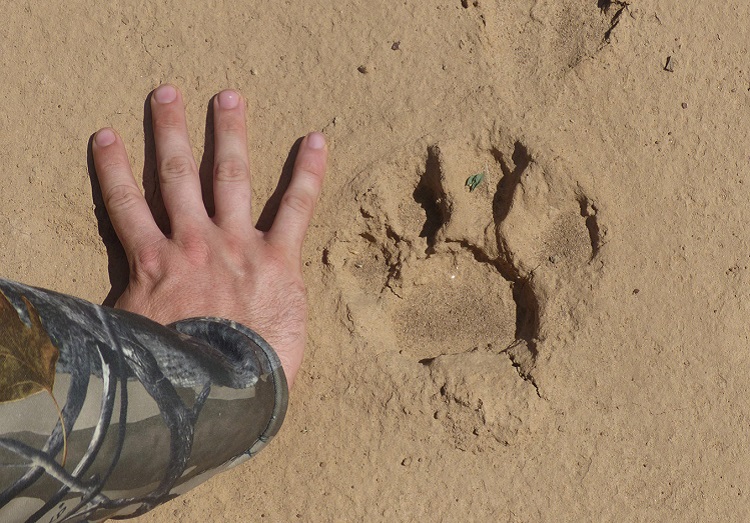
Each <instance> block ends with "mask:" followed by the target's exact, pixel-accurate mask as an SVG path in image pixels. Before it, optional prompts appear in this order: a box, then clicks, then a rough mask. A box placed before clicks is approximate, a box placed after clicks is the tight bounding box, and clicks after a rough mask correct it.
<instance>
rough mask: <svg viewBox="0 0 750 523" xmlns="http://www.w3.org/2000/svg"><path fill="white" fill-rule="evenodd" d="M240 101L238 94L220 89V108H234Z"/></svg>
mask: <svg viewBox="0 0 750 523" xmlns="http://www.w3.org/2000/svg"><path fill="white" fill-rule="evenodd" d="M239 103H240V95H239V94H237V93H235V92H234V91H222V92H220V93H219V107H221V108H222V109H234V108H235V107H237V105H239Z"/></svg>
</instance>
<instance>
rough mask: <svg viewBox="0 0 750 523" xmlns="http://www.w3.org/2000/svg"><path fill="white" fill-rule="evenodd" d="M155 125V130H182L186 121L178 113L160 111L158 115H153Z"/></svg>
mask: <svg viewBox="0 0 750 523" xmlns="http://www.w3.org/2000/svg"><path fill="white" fill-rule="evenodd" d="M152 118H153V124H154V127H155V128H158V129H165V130H172V129H182V128H183V127H184V119H183V117H182V116H180V114H179V112H177V111H169V110H167V111H160V112H159V114H158V115H153V116H152Z"/></svg>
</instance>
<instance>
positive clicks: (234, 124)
mask: <svg viewBox="0 0 750 523" xmlns="http://www.w3.org/2000/svg"><path fill="white" fill-rule="evenodd" d="M216 132H218V133H227V134H242V133H244V132H245V122H244V121H243V120H241V119H239V118H221V119H219V121H218V122H217V123H216Z"/></svg>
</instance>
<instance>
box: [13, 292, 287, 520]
mask: <svg viewBox="0 0 750 523" xmlns="http://www.w3.org/2000/svg"><path fill="white" fill-rule="evenodd" d="M0 291H1V292H0V521H3V522H8V523H13V522H16V521H43V522H44V523H52V522H62V521H68V522H78V521H101V520H104V519H106V518H109V517H113V516H115V517H117V518H127V517H130V516H136V515H140V514H143V513H144V512H146V511H148V510H150V509H151V508H153V507H155V506H156V505H159V504H160V503H163V502H164V501H167V500H169V499H172V498H173V497H175V496H177V495H179V494H182V493H184V492H186V491H187V490H189V489H191V488H192V487H194V486H196V485H198V484H199V483H201V482H203V481H205V480H206V479H208V478H209V477H211V476H212V475H214V474H216V473H217V472H220V471H222V470H226V469H228V468H230V467H232V466H234V465H237V464H238V463H240V462H242V461H245V460H246V459H248V458H249V457H251V456H252V455H253V454H255V453H256V452H258V451H259V450H260V449H261V448H262V447H263V446H265V444H266V443H267V442H268V440H269V439H270V438H271V437H273V436H274V435H275V434H276V433H277V432H278V430H279V427H280V425H281V423H282V421H283V418H284V413H285V412H286V404H287V394H288V392H287V385H286V379H285V377H284V372H283V370H282V368H281V364H280V362H279V359H278V357H277V355H276V354H275V352H274V351H273V350H272V349H271V347H270V346H269V345H268V344H267V343H266V342H265V341H264V340H263V339H262V338H261V337H260V336H258V335H257V334H256V333H255V332H253V331H252V330H250V329H248V328H247V327H244V326H243V325H240V324H237V323H235V322H231V321H228V320H223V319H219V318H194V319H188V320H184V321H180V322H177V323H175V324H172V325H169V326H167V327H164V326H162V325H159V324H157V323H154V322H152V321H151V320H149V319H147V318H144V317H142V316H138V315H136V314H130V313H127V312H124V311H119V310H115V309H110V308H106V307H100V306H98V305H94V304H91V303H88V302H85V301H83V300H80V299H77V298H73V297H71V296H66V295H63V294H58V293H55V292H51V291H47V290H42V289H37V288H33V287H28V286H25V285H22V284H19V283H15V282H11V281H8V280H2V279H0ZM58 405H59V407H58Z"/></svg>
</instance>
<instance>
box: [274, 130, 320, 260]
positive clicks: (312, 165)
mask: <svg viewBox="0 0 750 523" xmlns="http://www.w3.org/2000/svg"><path fill="white" fill-rule="evenodd" d="M327 159H328V149H327V147H326V142H325V137H324V136H323V135H322V134H321V133H318V132H314V133H310V134H308V135H307V136H306V137H305V138H304V139H303V140H302V143H301V144H300V147H299V152H298V153H297V159H296V161H295V162H294V169H293V170H292V179H291V181H290V182H289V186H288V187H287V189H286V192H285V193H284V196H283V197H282V198H281V203H280V205H279V209H278V212H277V213H276V218H275V219H274V221H273V225H272V226H271V229H270V230H269V231H268V233H267V234H266V239H267V240H268V241H269V243H271V244H274V245H277V246H279V247H281V248H282V249H283V250H285V251H286V253H287V255H288V256H289V257H291V258H294V259H299V258H300V256H301V253H302V242H303V241H304V239H305V234H306V233H307V227H308V226H309V225H310V220H311V219H312V216H313V211H314V210H315V204H316V203H317V201H318V196H319V195H320V190H321V188H322V186H323V176H324V175H325V171H326V162H327Z"/></svg>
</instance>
